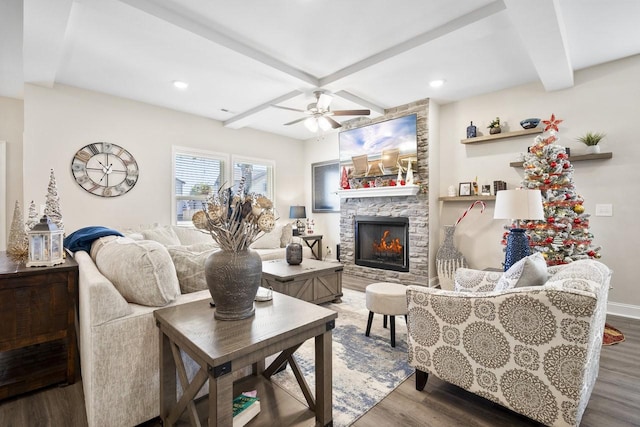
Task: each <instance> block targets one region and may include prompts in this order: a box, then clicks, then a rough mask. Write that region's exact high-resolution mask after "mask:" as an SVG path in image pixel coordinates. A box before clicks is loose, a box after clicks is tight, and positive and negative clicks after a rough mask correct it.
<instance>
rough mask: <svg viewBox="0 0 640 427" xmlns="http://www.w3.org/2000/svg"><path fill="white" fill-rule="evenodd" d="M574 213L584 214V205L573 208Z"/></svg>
mask: <svg viewBox="0 0 640 427" xmlns="http://www.w3.org/2000/svg"><path fill="white" fill-rule="evenodd" d="M573 211H574V212H575V213H577V214H581V213H583V212H584V206H582V205H575V206H574V207H573Z"/></svg>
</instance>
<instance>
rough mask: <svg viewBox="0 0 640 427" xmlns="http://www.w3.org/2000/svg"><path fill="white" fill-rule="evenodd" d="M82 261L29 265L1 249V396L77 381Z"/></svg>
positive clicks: (67, 260) (68, 259) (1, 397)
mask: <svg viewBox="0 0 640 427" xmlns="http://www.w3.org/2000/svg"><path fill="white" fill-rule="evenodd" d="M77 300H78V264H77V263H76V262H75V261H74V260H73V258H71V257H70V256H67V258H66V259H65V262H64V263H63V264H60V265H56V266H53V267H25V265H24V262H16V261H14V260H12V259H11V258H10V257H8V256H7V254H6V252H0V399H5V398H7V397H11V396H15V395H17V394H21V393H25V392H28V391H32V390H35V389H38V388H41V387H45V386H48V385H51V384H58V383H67V384H72V383H74V382H75V380H76V360H77V354H78V347H77V342H76V328H75V323H76V307H77Z"/></svg>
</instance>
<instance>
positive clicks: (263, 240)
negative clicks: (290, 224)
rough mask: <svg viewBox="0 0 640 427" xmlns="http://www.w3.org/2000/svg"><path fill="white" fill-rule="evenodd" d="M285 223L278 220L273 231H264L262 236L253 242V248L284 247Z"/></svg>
mask: <svg viewBox="0 0 640 427" xmlns="http://www.w3.org/2000/svg"><path fill="white" fill-rule="evenodd" d="M284 226H285V224H284V223H282V222H276V226H275V228H274V229H273V230H271V232H269V233H264V234H263V235H262V237H260V238H259V239H258V240H256V241H255V242H253V243H252V244H251V246H250V247H251V249H276V248H281V247H282V242H281V239H280V238H281V237H282V229H283V228H284Z"/></svg>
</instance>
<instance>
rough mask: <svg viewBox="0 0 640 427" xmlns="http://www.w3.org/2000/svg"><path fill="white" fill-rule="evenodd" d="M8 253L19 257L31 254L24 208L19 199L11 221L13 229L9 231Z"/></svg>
mask: <svg viewBox="0 0 640 427" xmlns="http://www.w3.org/2000/svg"><path fill="white" fill-rule="evenodd" d="M7 254H9V255H10V256H12V257H14V258H17V259H21V258H26V257H27V255H28V254H29V239H28V237H27V233H26V232H25V230H24V221H23V217H22V209H21V208H20V203H19V202H18V201H17V200H16V205H15V207H14V208H13V220H12V221H11V231H9V242H8V244H7Z"/></svg>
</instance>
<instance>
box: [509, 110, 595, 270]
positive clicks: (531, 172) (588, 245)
mask: <svg viewBox="0 0 640 427" xmlns="http://www.w3.org/2000/svg"><path fill="white" fill-rule="evenodd" d="M560 122H562V120H557V119H556V118H555V116H554V115H551V119H550V120H544V121H543V123H544V124H545V125H546V126H545V129H544V130H545V133H544V134H542V135H539V136H537V137H536V138H535V144H534V145H533V146H532V147H531V148H530V152H529V153H528V154H527V155H526V157H525V161H524V181H523V183H522V186H523V187H524V188H528V189H532V190H536V189H537V190H540V192H541V193H542V202H543V205H544V216H545V220H540V221H526V222H525V223H524V225H523V226H522V227H523V228H525V230H526V233H527V235H528V236H529V244H530V245H531V249H532V251H537V252H541V253H542V256H544V258H545V259H546V260H547V264H548V265H558V264H567V263H570V262H572V261H576V260H579V259H587V258H600V252H599V251H600V248H594V247H593V245H592V240H593V234H592V233H591V232H590V231H589V216H590V215H589V214H588V213H586V212H585V208H584V205H583V202H584V200H583V198H582V196H580V195H579V194H577V193H576V189H575V186H574V183H573V165H572V164H571V162H570V160H569V156H568V155H567V152H566V150H565V148H564V147H562V146H560V145H558V144H556V142H557V140H558V138H557V136H556V132H557V131H558V124H559V123H560Z"/></svg>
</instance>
